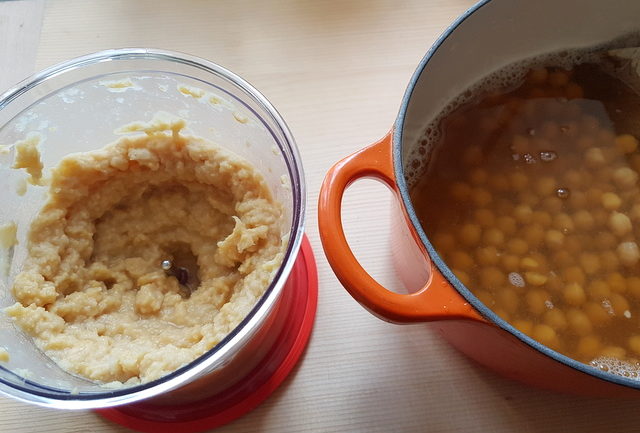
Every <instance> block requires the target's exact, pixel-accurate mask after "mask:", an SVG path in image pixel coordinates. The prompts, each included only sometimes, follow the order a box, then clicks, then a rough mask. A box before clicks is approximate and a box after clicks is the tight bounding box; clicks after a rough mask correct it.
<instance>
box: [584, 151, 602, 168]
mask: <svg viewBox="0 0 640 433" xmlns="http://www.w3.org/2000/svg"><path fill="white" fill-rule="evenodd" d="M584 161H585V164H586V165H587V167H591V168H594V167H601V166H603V165H605V164H606V163H607V160H606V159H605V157H604V153H603V152H602V149H600V148H599V147H592V148H590V149H587V151H586V152H585V153H584Z"/></svg>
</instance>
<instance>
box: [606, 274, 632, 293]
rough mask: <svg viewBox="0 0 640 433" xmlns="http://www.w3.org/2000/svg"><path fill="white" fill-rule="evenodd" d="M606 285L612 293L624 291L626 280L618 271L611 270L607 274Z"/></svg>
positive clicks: (625, 289)
mask: <svg viewBox="0 0 640 433" xmlns="http://www.w3.org/2000/svg"><path fill="white" fill-rule="evenodd" d="M607 286H609V288H610V289H611V291H612V292H613V293H625V292H626V291H627V280H626V279H625V278H624V277H623V276H622V274H621V273H620V272H612V273H610V274H609V275H607Z"/></svg>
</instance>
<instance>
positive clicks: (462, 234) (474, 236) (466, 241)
mask: <svg viewBox="0 0 640 433" xmlns="http://www.w3.org/2000/svg"><path fill="white" fill-rule="evenodd" d="M480 236H482V229H481V228H480V226H479V225H477V224H472V223H467V224H465V225H463V226H462V227H461V228H460V231H459V232H458V237H459V239H460V242H461V243H462V244H463V245H467V246H474V245H477V244H478V242H480Z"/></svg>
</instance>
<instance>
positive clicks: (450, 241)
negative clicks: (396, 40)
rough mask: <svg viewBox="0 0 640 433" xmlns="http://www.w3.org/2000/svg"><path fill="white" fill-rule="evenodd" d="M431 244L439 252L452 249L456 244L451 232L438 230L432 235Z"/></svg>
mask: <svg viewBox="0 0 640 433" xmlns="http://www.w3.org/2000/svg"><path fill="white" fill-rule="evenodd" d="M433 244H434V245H435V247H436V249H437V250H438V251H439V252H446V251H452V250H453V249H454V248H455V245H456V239H455V238H454V237H453V235H452V234H451V233H446V232H439V233H436V234H435V235H434V236H433Z"/></svg>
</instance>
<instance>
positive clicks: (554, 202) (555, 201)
mask: <svg viewBox="0 0 640 433" xmlns="http://www.w3.org/2000/svg"><path fill="white" fill-rule="evenodd" d="M542 206H543V207H544V209H545V210H546V211H547V212H548V214H549V216H552V217H553V215H557V214H558V213H560V212H561V211H562V208H563V206H564V204H563V202H562V199H560V198H558V197H557V196H556V197H553V196H550V197H545V198H544V200H542Z"/></svg>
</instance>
